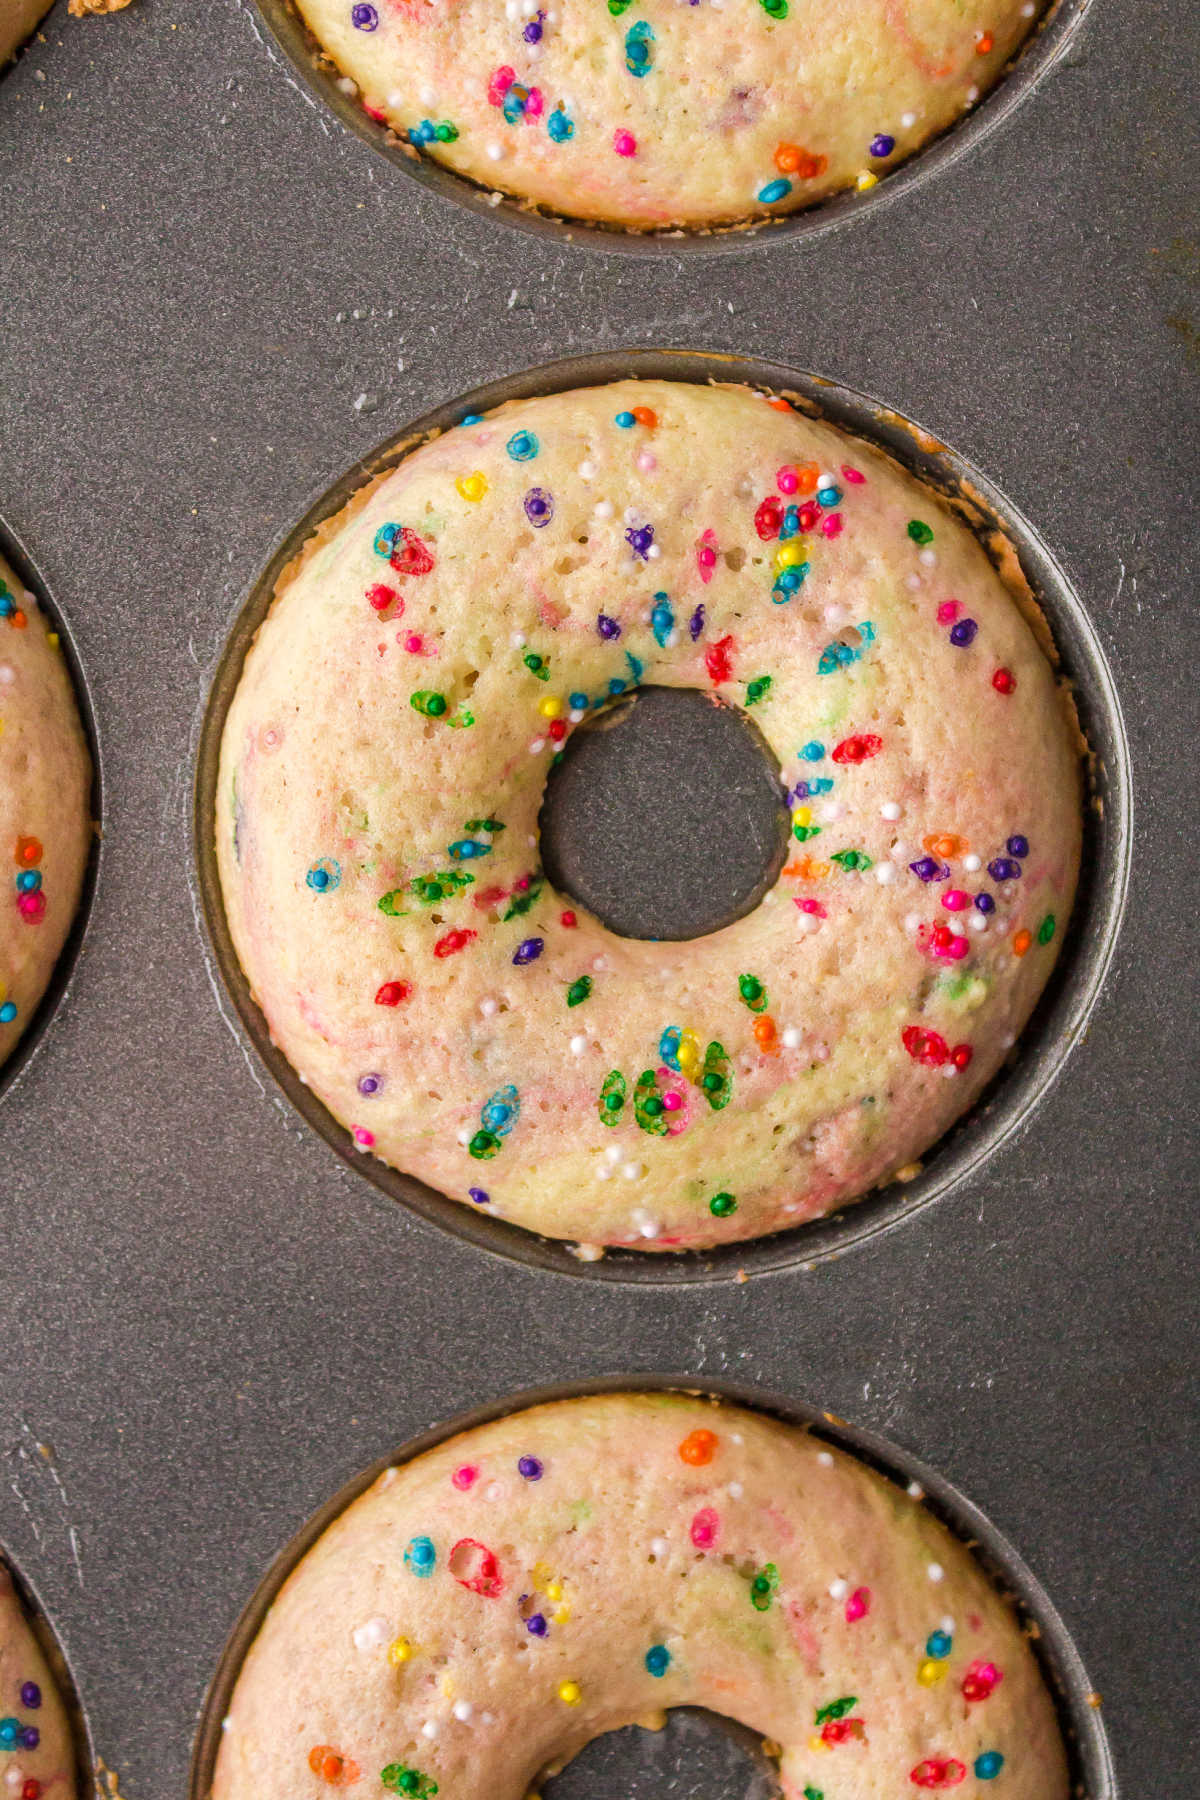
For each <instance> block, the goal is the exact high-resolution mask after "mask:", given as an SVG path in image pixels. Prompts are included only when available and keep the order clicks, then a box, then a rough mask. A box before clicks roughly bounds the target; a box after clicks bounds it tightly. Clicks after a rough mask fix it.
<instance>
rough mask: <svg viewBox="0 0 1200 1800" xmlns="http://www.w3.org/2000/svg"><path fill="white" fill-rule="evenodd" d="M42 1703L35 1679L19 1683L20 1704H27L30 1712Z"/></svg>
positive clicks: (40, 1691) (34, 1710) (39, 1689)
mask: <svg viewBox="0 0 1200 1800" xmlns="http://www.w3.org/2000/svg"><path fill="white" fill-rule="evenodd" d="M41 1704H42V1690H41V1688H40V1687H39V1686H38V1684H37V1682H36V1681H25V1682H22V1684H21V1705H22V1706H27V1707H28V1708H29V1710H30V1712H36V1711H37V1709H38V1707H39V1706H40V1705H41Z"/></svg>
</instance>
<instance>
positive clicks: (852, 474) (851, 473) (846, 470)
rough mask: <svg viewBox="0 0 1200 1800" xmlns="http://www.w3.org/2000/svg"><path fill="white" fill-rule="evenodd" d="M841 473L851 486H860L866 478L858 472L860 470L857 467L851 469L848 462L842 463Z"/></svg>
mask: <svg viewBox="0 0 1200 1800" xmlns="http://www.w3.org/2000/svg"><path fill="white" fill-rule="evenodd" d="M842 474H843V476H844V477H845V479H846V480H847V481H848V482H849V483H850V485H851V487H862V485H863V483H864V482H865V481H866V479H867V478H866V476H865V475H863V474H860V472H859V471H858V470H857V469H852V468H851V467H850V465H849V463H843V464H842Z"/></svg>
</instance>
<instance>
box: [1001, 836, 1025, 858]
mask: <svg viewBox="0 0 1200 1800" xmlns="http://www.w3.org/2000/svg"><path fill="white" fill-rule="evenodd" d="M1006 848H1007V850H1008V854H1009V855H1010V856H1028V855H1029V839H1028V838H1027V837H1021V836H1020V835H1019V834H1018V835H1017V836H1016V837H1010V838H1009V840H1008V844H1007V846H1006Z"/></svg>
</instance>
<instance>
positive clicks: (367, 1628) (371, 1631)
mask: <svg viewBox="0 0 1200 1800" xmlns="http://www.w3.org/2000/svg"><path fill="white" fill-rule="evenodd" d="M351 1635H352V1636H353V1639H354V1648H355V1649H356V1650H375V1649H377V1648H378V1646H379V1645H380V1644H382V1643H383V1642H384V1640H385V1639H386V1637H387V1635H388V1622H387V1620H386V1619H385V1618H384V1617H383V1616H382V1615H381V1614H379V1613H376V1615H375V1617H374V1618H373V1619H368V1620H367V1622H366V1624H365V1625H360V1626H359V1627H358V1629H357V1631H355V1632H353V1633H352V1634H351Z"/></svg>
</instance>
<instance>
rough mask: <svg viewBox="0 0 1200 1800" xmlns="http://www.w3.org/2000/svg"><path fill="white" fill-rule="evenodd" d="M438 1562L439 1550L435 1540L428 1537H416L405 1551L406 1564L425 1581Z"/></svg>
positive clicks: (407, 1567)
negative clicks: (435, 1547)
mask: <svg viewBox="0 0 1200 1800" xmlns="http://www.w3.org/2000/svg"><path fill="white" fill-rule="evenodd" d="M436 1564H437V1551H436V1550H435V1549H434V1547H433V1540H432V1539H431V1538H427V1537H415V1538H413V1540H412V1542H411V1543H410V1544H409V1546H408V1549H407V1550H406V1551H405V1552H404V1566H405V1568H406V1569H411V1570H412V1572H413V1574H414V1575H419V1576H420V1577H421V1579H422V1580H423V1581H424V1580H426V1579H427V1578H428V1577H429V1576H430V1575H432V1574H433V1571H434V1568H435V1566H436Z"/></svg>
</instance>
